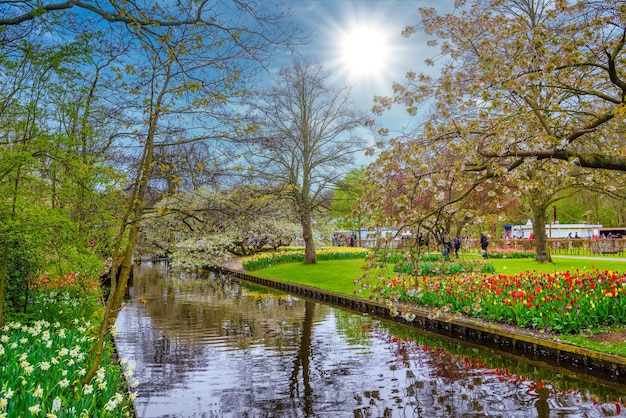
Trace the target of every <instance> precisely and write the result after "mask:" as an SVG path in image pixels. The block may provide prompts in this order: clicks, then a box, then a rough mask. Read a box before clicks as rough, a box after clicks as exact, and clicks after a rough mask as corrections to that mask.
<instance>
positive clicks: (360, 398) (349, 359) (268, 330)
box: [116, 264, 626, 418]
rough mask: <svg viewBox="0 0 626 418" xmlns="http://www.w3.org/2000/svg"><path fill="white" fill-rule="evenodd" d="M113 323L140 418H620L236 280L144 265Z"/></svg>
mask: <svg viewBox="0 0 626 418" xmlns="http://www.w3.org/2000/svg"><path fill="white" fill-rule="evenodd" d="M131 295H132V298H131V301H129V303H128V304H127V305H126V306H125V307H124V309H123V310H122V312H121V313H120V316H119V317H118V321H117V327H118V329H119V332H118V335H117V338H116V342H117V345H118V351H119V352H120V356H121V357H123V358H125V359H127V360H128V361H129V363H131V364H132V365H133V366H134V378H135V379H136V380H138V381H139V383H140V385H139V387H138V398H137V401H136V403H135V406H136V409H137V413H138V415H139V416H140V417H483V416H489V417H524V418H526V417H603V416H626V412H623V409H624V407H623V403H622V402H623V400H626V393H624V391H623V388H621V387H611V385H610V383H609V385H606V384H603V383H601V382H597V381H589V380H588V379H586V380H585V379H577V378H575V377H573V376H570V375H568V374H565V373H561V371H555V370H554V369H551V370H548V369H545V370H544V369H541V368H538V367H537V366H536V365H530V364H525V363H521V362H517V361H514V360H512V359H507V358H504V357H500V356H498V355H495V354H493V353H490V352H489V351H483V350H479V349H476V348H471V347H465V346H463V345H461V344H458V343H455V342H450V341H445V340H442V339H438V338H436V337H433V336H429V335H425V334H420V333H418V332H416V331H413V330H409V329H405V328H400V327H397V326H394V325H390V324H387V323H384V322H380V321H378V320H375V319H372V318H370V317H368V316H364V315H358V314H353V313H350V312H346V311H343V310H340V309H336V308H332V307H329V306H326V305H323V304H317V303H314V302H311V301H307V300H304V299H299V298H295V297H292V296H289V295H286V294H282V293H278V292H274V291H269V290H266V289H263V288H260V287H254V286H249V285H242V284H240V283H239V282H237V281H236V280H230V279H224V278H215V277H213V276H211V277H205V278H191V277H185V276H180V275H174V274H170V275H168V274H166V269H165V268H164V266H163V265H154V266H152V265H145V264H144V265H142V266H141V269H140V274H139V275H138V277H136V278H135V282H134V286H133V289H132V292H131Z"/></svg>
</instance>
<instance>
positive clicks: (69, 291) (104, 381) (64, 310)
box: [0, 274, 137, 417]
mask: <svg viewBox="0 0 626 418" xmlns="http://www.w3.org/2000/svg"><path fill="white" fill-rule="evenodd" d="M30 286H31V293H32V296H31V298H30V304H29V312H30V315H33V316H35V317H37V318H38V319H37V320H34V321H28V323H25V322H17V321H12V322H9V323H8V324H7V325H5V326H4V327H3V328H2V329H0V417H8V416H42V417H44V416H45V417H57V416H58V417H95V416H98V417H123V416H131V415H132V402H133V400H134V398H135V396H136V395H135V394H134V393H130V394H129V393H127V391H128V388H127V386H126V382H127V381H129V380H130V378H131V369H130V368H129V367H126V365H125V364H124V362H122V365H121V366H120V365H118V364H116V363H115V362H114V361H113V360H112V358H113V350H114V347H113V345H112V344H107V345H105V350H104V352H103V360H102V362H101V364H100V368H99V370H98V372H97V373H96V376H95V377H94V379H92V381H91V382H90V383H89V384H86V385H82V380H83V378H84V376H85V374H86V369H87V368H88V364H87V357H88V353H89V350H90V349H91V347H92V343H93V341H94V338H95V337H93V336H94V335H96V331H97V325H96V324H93V323H92V322H91V321H90V320H88V319H85V318H93V319H95V320H97V319H99V318H101V315H100V313H101V312H100V311H101V310H102V309H103V307H102V304H101V303H100V297H101V289H100V286H99V281H98V280H97V279H92V278H86V277H81V276H78V275H76V274H68V275H66V276H62V277H48V276H42V277H41V278H40V279H38V280H36V281H34V282H32V283H31V284H30ZM125 379H126V380H125ZM136 385H137V383H136V382H133V383H132V384H131V386H132V387H135V386H136Z"/></svg>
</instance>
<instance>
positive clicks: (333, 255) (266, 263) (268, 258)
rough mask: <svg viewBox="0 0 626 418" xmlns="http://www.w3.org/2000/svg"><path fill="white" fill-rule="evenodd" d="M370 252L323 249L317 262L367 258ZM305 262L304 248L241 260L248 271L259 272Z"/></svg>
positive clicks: (356, 248)
mask: <svg viewBox="0 0 626 418" xmlns="http://www.w3.org/2000/svg"><path fill="white" fill-rule="evenodd" d="M369 253H370V250H368V249H365V248H358V247H321V248H319V249H317V250H316V251H315V257H316V259H317V260H319V261H322V260H347V259H354V258H365V257H366V256H367V255H368V254H369ZM303 261H304V247H298V248H294V247H290V248H289V249H288V250H282V251H272V252H262V253H258V254H254V255H251V256H248V257H244V258H242V260H241V264H242V266H243V268H245V269H246V270H249V271H252V270H258V269H262V268H266V267H270V266H272V265H275V264H283V263H298V262H300V263H301V262H303Z"/></svg>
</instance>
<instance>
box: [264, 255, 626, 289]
mask: <svg viewBox="0 0 626 418" xmlns="http://www.w3.org/2000/svg"><path fill="white" fill-rule="evenodd" d="M462 259H478V256H477V255H471V254H464V255H463V256H462ZM488 261H489V262H490V263H493V265H494V267H495V268H496V272H497V273H503V274H517V273H520V272H525V271H533V270H536V271H545V272H554V271H565V270H570V271H572V270H576V269H578V270H581V271H591V270H593V269H596V268H598V269H600V270H616V271H623V270H624V269H626V262H623V261H618V260H615V259H606V260H588V259H583V258H559V257H558V256H556V257H554V264H545V263H537V262H536V261H534V260H532V259H510V258H509V259H489V260H488ZM364 264H365V263H364V261H363V260H333V261H318V262H317V263H316V264H309V265H306V264H302V263H289V264H278V265H274V266H272V267H269V268H265V269H260V270H256V271H254V272H252V273H253V274H256V275H258V276H262V277H267V278H271V279H277V280H283V281H287V282H292V283H298V284H304V285H307V286H313V287H319V288H322V289H327V290H330V291H332V292H337V293H342V294H348V295H352V294H354V289H355V285H354V279H355V278H356V277H358V276H360V275H362V274H363V270H362V267H363V266H364Z"/></svg>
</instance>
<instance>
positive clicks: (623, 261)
mask: <svg viewBox="0 0 626 418" xmlns="http://www.w3.org/2000/svg"><path fill="white" fill-rule="evenodd" d="M552 258H579V259H582V260H602V261H617V262H620V263H626V258H614V257H587V256H582V255H553V256H552Z"/></svg>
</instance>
